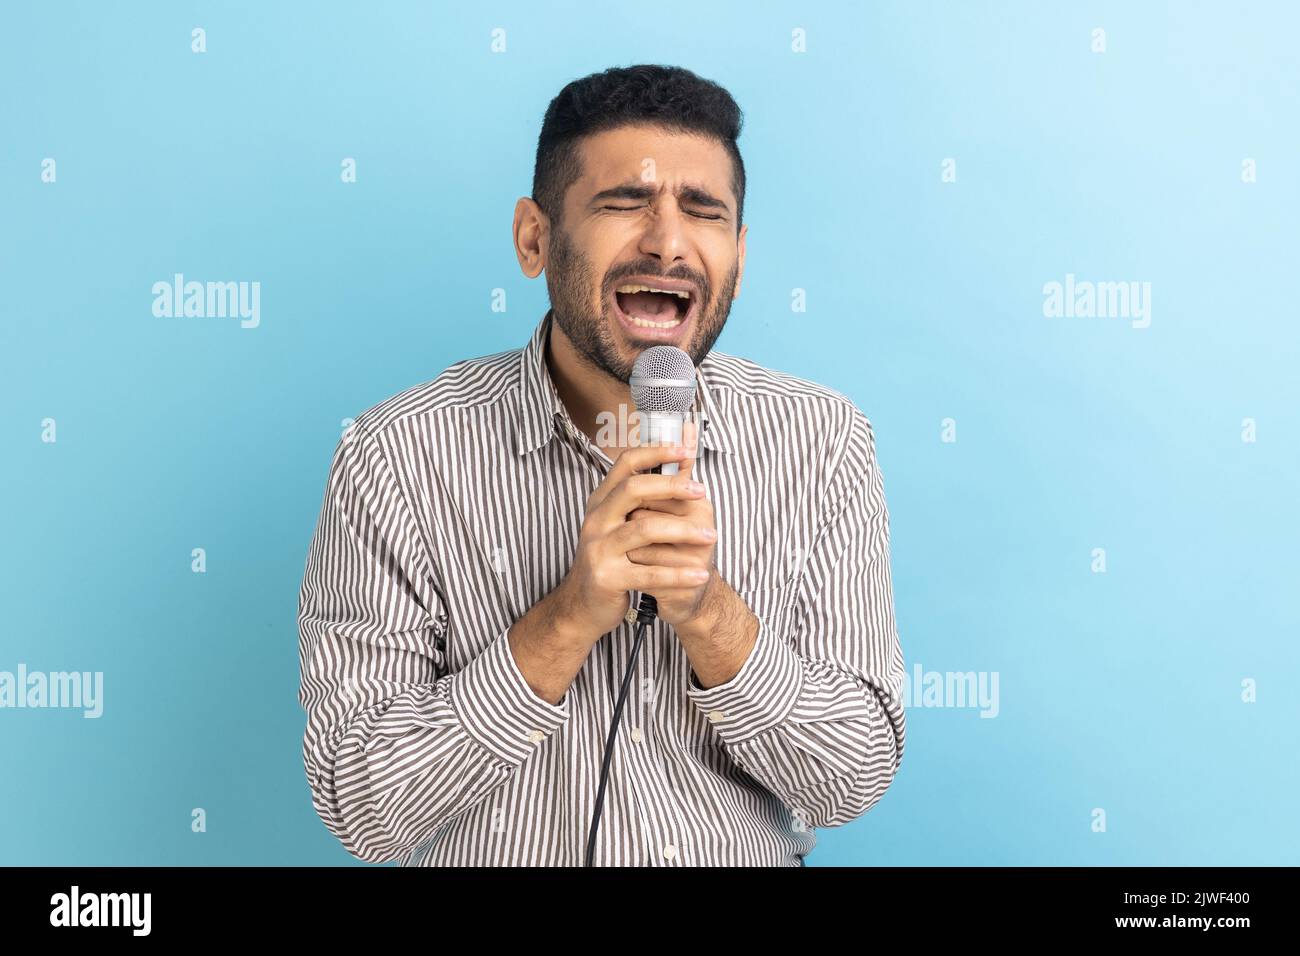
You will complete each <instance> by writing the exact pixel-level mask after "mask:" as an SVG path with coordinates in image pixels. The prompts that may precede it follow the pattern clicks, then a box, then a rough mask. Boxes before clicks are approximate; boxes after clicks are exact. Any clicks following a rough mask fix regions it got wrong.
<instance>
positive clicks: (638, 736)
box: [632, 727, 645, 743]
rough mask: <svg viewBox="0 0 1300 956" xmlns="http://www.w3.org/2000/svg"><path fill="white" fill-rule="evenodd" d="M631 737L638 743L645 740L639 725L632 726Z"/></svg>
mask: <svg viewBox="0 0 1300 956" xmlns="http://www.w3.org/2000/svg"><path fill="white" fill-rule="evenodd" d="M632 739H633V740H635V741H636V742H637V743H640V742H641V741H643V740H645V734H643V733H641V728H640V727H633V728H632Z"/></svg>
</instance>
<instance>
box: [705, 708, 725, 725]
mask: <svg viewBox="0 0 1300 956" xmlns="http://www.w3.org/2000/svg"><path fill="white" fill-rule="evenodd" d="M726 716H727V715H726V714H724V713H723V712H722V711H720V710H711V711H709V720H711V721H713V722H714V723H715V724H716V723H717V722H718V721H720V720H722V719H723V718H724V717H726Z"/></svg>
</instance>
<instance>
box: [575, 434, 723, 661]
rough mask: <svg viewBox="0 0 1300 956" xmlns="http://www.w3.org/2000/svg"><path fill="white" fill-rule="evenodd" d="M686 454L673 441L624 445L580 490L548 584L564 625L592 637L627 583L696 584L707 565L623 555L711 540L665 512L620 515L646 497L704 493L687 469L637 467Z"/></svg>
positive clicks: (609, 626) (602, 630)
mask: <svg viewBox="0 0 1300 956" xmlns="http://www.w3.org/2000/svg"><path fill="white" fill-rule="evenodd" d="M689 455H690V452H689V451H688V450H687V449H686V448H683V447H680V446H676V447H674V446H669V445H647V446H645V447H638V448H629V449H628V450H627V451H625V452H623V453H622V454H621V455H619V457H618V460H617V461H616V462H615V463H614V467H613V468H611V469H610V471H609V474H608V475H606V476H605V479H604V481H602V482H601V483H600V486H599V487H598V488H596V490H595V491H593V492H592V493H591V495H590V496H589V497H588V498H587V508H586V515H585V516H584V518H583V521H582V529H581V530H580V531H579V532H578V551H577V554H575V555H574V559H573V566H572V567H571V568H570V569H569V573H568V574H567V575H566V576H565V578H564V580H563V581H562V582H561V583H560V585H559V586H558V587H557V588H556V589H555V591H554V592H553V597H554V598H555V599H556V607H555V611H556V614H557V616H558V617H559V619H560V621H562V622H563V626H564V628H565V630H567V631H569V632H570V633H575V634H582V635H584V636H586V637H588V638H589V640H590V643H591V644H595V643H596V641H598V640H600V638H601V637H602V636H603V635H605V634H607V633H608V632H609V631H612V630H613V629H614V628H615V627H617V626H618V625H619V623H620V622H621V621H622V620H623V616H624V615H625V614H626V613H627V609H628V592H629V591H650V592H654V591H655V590H656V589H666V588H689V587H698V586H699V585H700V584H701V583H703V582H704V581H706V580H708V572H707V571H701V570H699V569H695V568H673V567H661V566H657V565H646V564H637V563H635V562H633V561H631V560H629V559H628V556H627V553H628V552H629V551H635V550H636V549H637V548H642V547H645V546H647V545H653V544H670V543H671V544H677V543H683V544H709V543H711V542H712V541H713V537H710V536H709V535H708V534H706V533H705V530H704V529H701V528H700V527H698V526H697V525H695V524H692V523H691V522H689V521H687V520H686V519H684V518H680V517H677V516H676V515H672V514H668V513H666V512H657V513H654V514H650V515H645V516H643V517H640V518H637V519H636V520H635V521H628V520H627V516H628V515H629V514H631V513H632V512H633V511H635V510H637V509H638V508H641V507H643V506H644V505H646V504H647V503H648V502H652V501H664V500H667V499H673V498H676V499H694V498H702V497H704V486H703V485H701V484H700V483H699V482H696V481H692V480H691V479H689V478H688V477H686V476H682V475H655V474H638V472H645V471H648V470H650V469H651V468H654V467H655V466H656V465H662V464H665V463H667V462H670V461H678V462H680V461H684V460H686V458H687V457H689ZM709 530H711V529H709Z"/></svg>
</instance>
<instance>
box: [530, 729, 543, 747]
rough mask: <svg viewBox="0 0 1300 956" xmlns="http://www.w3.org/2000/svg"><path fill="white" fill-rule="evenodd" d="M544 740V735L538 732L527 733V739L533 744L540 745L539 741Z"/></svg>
mask: <svg viewBox="0 0 1300 956" xmlns="http://www.w3.org/2000/svg"><path fill="white" fill-rule="evenodd" d="M545 738H546V734H544V733H542V732H541V731H540V730H530V731H528V739H529V740H531V741H532V742H533V743H535V744H536V743H541V741H542V740H544V739H545Z"/></svg>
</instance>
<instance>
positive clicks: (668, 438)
mask: <svg viewBox="0 0 1300 956" xmlns="http://www.w3.org/2000/svg"><path fill="white" fill-rule="evenodd" d="M645 424H646V444H647V445H680V444H681V443H682V429H683V425H684V424H685V419H684V418H683V417H682V416H681V415H657V414H655V413H654V412H650V413H649V414H647V415H646V416H645ZM677 472H678V464H677V462H675V461H669V462H665V463H664V464H663V465H662V466H659V465H656V466H655V467H654V468H653V469H651V473H652V474H663V475H675V474H677Z"/></svg>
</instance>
